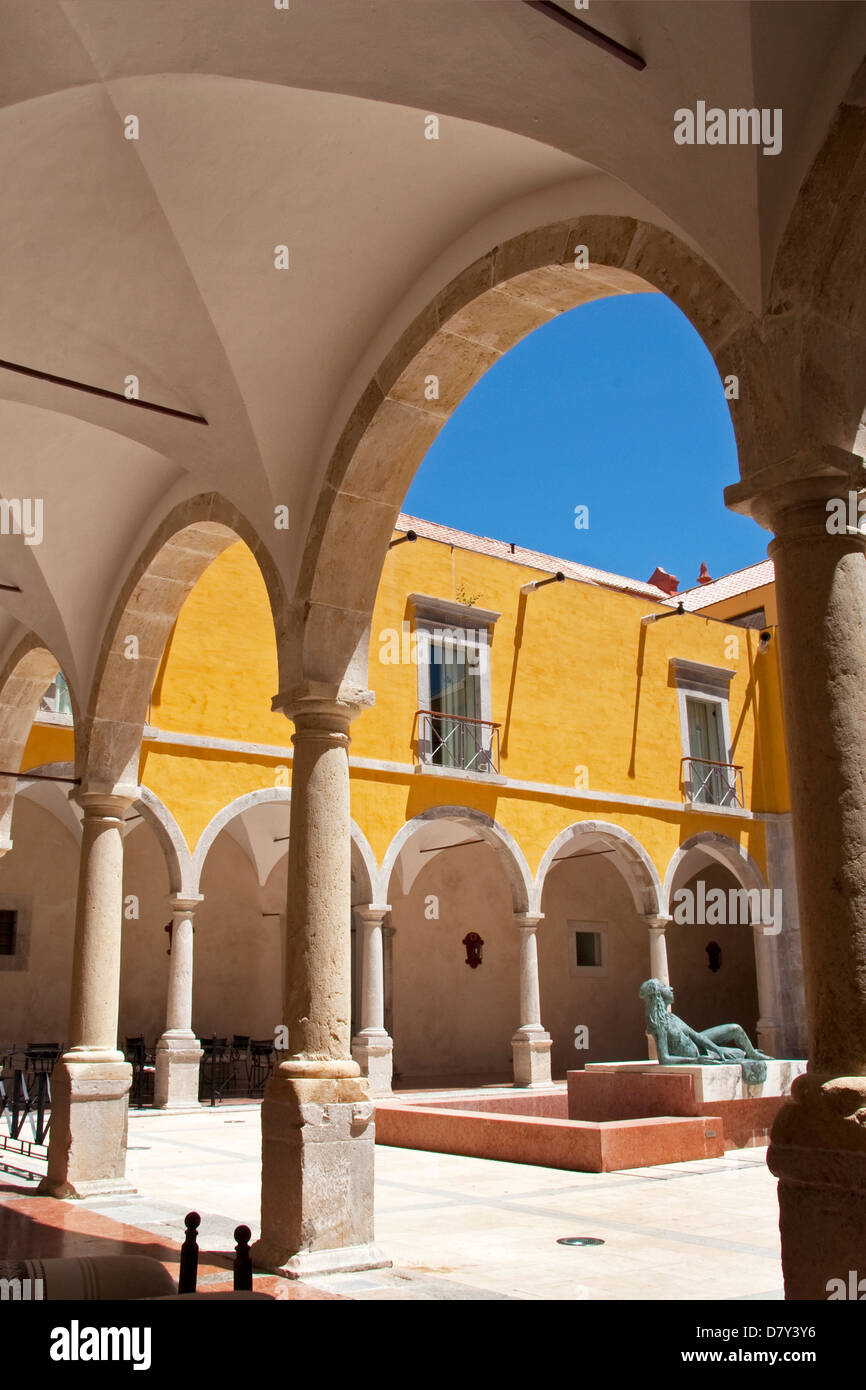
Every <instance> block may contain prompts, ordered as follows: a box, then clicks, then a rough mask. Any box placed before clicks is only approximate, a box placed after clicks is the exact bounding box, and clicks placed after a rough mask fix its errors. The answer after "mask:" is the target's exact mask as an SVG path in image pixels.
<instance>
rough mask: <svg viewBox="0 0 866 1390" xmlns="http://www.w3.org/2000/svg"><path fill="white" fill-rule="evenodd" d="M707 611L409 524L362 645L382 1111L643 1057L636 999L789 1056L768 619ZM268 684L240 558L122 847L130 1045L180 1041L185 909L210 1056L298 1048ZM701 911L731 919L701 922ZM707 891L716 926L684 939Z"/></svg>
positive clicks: (39, 936)
mask: <svg viewBox="0 0 866 1390" xmlns="http://www.w3.org/2000/svg"><path fill="white" fill-rule="evenodd" d="M711 588H712V586H709V587H708V589H707V590H706V592H704V593H703V594H701V592H700V590H695V591H690V593H689V594H688V595H686V596H683V604H682V606H683V607H687V606H688V605H689V604H692V603H702V604H703V606H702V607H701V609H700V611H698V612H689V611H683V612H680V611H678V608H677V604H678V602H679V598H678V596H676V595H674V596H673V597H671V596H669V595H666V594H665V593H664V592H663V591H662V590H660V589H658V588H656V587H655V586H653V585H651V584H646V583H641V582H639V581H636V580H631V579H627V578H623V577H620V576H616V575H607V574H604V573H602V572H600V571H595V570H589V569H587V568H586V567H583V566H580V565H577V564H575V563H573V562H566V561H562V560H557V559H555V558H552V557H547V556H543V555H539V554H537V553H535V552H530V551H526V550H522V549H520V548H519V547H514V546H510V545H505V544H503V543H501V542H496V541H491V540H487V539H484V538H478V537H473V536H469V535H467V534H466V533H462V532H456V531H453V530H450V529H449V528H446V527H442V526H439V525H435V524H432V523H427V522H422V521H418V520H416V519H414V518H409V517H402V518H401V519H400V522H399V525H398V530H397V531H396V532H395V534H394V544H393V545H392V549H391V551H390V553H389V556H388V560H387V562H386V565H385V569H384V573H383V576H382V580H381V584H380V587H379V592H378V598H377V602H376V606H375V611H374V617H373V624H372V630H371V638H370V685H371V688H372V690H373V692H374V694H375V704H374V705H373V706H372V707H371V708H370V709H368V710H367V711H366V712H365V713H364V714H363V715H362V716H361V717H360V718H359V719H358V720H357V721H356V722H355V724H354V725H353V729H352V744H351V749H350V776H351V814H352V820H353V840H352V903H353V920H352V924H351V930H352V934H353V943H354V949H353V963H354V969H353V981H354V982H353V1015H354V1016H353V1019H352V1032H353V1037H354V1044H353V1050H354V1052H355V1055H356V1057H357V1059H358V1060H359V1061H360V1062H361V1064H362V1067H363V1068H364V1070H365V1071H366V1072H367V1073H368V1075H369V1076H370V1080H371V1087H372V1089H373V1090H374V1092H380V1093H381V1092H387V1091H388V1090H389V1088H390V1086H391V1082H392V1076H395V1077H397V1078H400V1079H401V1081H402V1082H403V1083H407V1082H408V1081H411V1080H412V1079H413V1078H427V1079H428V1080H429V1079H430V1078H443V1079H444V1080H446V1081H448V1082H450V1083H456V1081H457V1080H458V1079H460V1078H467V1077H476V1078H477V1077H489V1078H500V1079H501V1078H502V1077H505V1076H508V1075H509V1074H510V1073H511V1072H512V1071H513V1075H514V1078H515V1080H516V1081H517V1082H518V1083H519V1084H538V1083H540V1082H544V1081H546V1080H547V1079H549V1077H550V1075H551V1071H552V1074H553V1075H554V1076H561V1075H564V1073H565V1071H566V1070H567V1069H568V1068H569V1067H574V1066H580V1065H582V1064H583V1062H585V1061H587V1060H592V1061H600V1060H616V1059H623V1058H626V1059H627V1058H629V1057H640V1056H641V1055H644V1054H645V1049H646V1042H645V1037H644V1031H643V1019H642V1012H641V1007H640V1004H639V1001H638V998H637V989H638V987H639V985H640V983H641V982H642V981H643V980H644V979H645V978H647V977H648V976H650V975H658V976H661V977H663V978H669V979H670V981H671V983H672V984H673V986H674V989H675V990H676V992H677V1000H678V1003H677V1008H678V1011H679V1012H681V1013H682V1014H684V1015H685V1016H686V1017H688V1018H689V1019H690V1021H692V1022H693V1023H694V1024H695V1025H696V1026H699V1027H706V1026H709V1025H710V1024H712V1023H717V1022H720V1021H729V1020H736V1021H738V1022H741V1023H743V1025H744V1026H745V1027H746V1029H747V1031H748V1032H750V1033H751V1034H756V1035H757V1037H758V1039H759V1044H760V1045H763V1046H764V1047H765V1048H767V1049H768V1050H769V1051H771V1052H774V1053H775V1054H776V1055H779V1056H786V1055H787V1056H794V1055H797V1054H798V1052H799V1051H800V1049H801V1047H802V1002H801V991H802V984H801V965H800V956H799V937H798V931H797V921H796V892H795V887H794V879H793V853H792V849H791V836H790V816H789V804H788V790H787V779H786V768H785V756H784V738H783V726H782V713H781V702H780V684H779V652H778V641H777V638H776V634H775V628H774V625H773V619H774V613H773V611H772V608H771V607H770V604H771V600H772V584H771V583H770V584H769V585H765V586H764V587H763V588H762V589H760V590H756V594H757V600H759V601H756V602H755V603H754V604H753V605H752V606H753V607H754V608H756V609H757V608H758V607H759V606H760V607H762V608H763V609H764V613H763V616H764V617H765V618H766V621H767V624H768V625H767V626H762V627H761V629H760V630H759V629H758V628H756V627H749V626H742V625H740V622H739V616H740V614H741V613H742V612H743V611H744V601H743V599H742V597H740V598H736V597H728V598H724V597H723V598H719V599H716V598H715V594H714V592H710V589H711ZM728 617H730V618H733V619H734V620H735V621H730V620H726V618H728ZM134 659H136V658H135V654H134V650H133V651H132V652H131V654H130V660H134ZM449 683H450V684H449ZM276 689H277V663H276V650H275V643H274V637H273V627H272V620H271V616H270V610H269V606H268V601H267V595H266V592H265V587H264V584H263V581H262V578H261V576H260V573H259V571H258V568H257V565H256V562H255V559H254V557H253V555H252V554H251V552H250V551H249V550H248V549H247V548H246V547H245V546H244V545H243V544H242V543H238V544H236V545H233V546H231V547H230V548H229V549H227V550H226V551H224V552H223V554H221V555H220V556H219V557H218V558H217V559H216V560H214V562H213V563H212V564H211V565H210V567H209V568H208V569H207V570H206V572H205V573H204V575H203V577H202V578H201V579H200V580H199V582H198V583H197V584H196V585H195V587H194V589H193V590H192V592H191V593H190V595H189V597H188V599H187V601H186V603H185V604H184V606H183V608H182V610H181V613H180V616H179V619H178V621H177V623H176V625H175V628H174V630H173V633H172V635H171V637H170V640H169V642H168V644H167V646H166V649H165V652H164V655H163V659H162V662H161V665H160V669H159V671H158V674H157V677H156V680H155V682H154V686H153V692H152V700H151V706H150V712H149V718H148V725H147V728H146V730H145V738H144V743H143V751H142V757H141V764H140V773H139V782H140V787H141V797H140V800H139V801H138V802H137V803H136V805H135V807H134V808H133V810H132V811H131V812H130V814H129V817H128V821H129V829H128V830H127V832H126V839H125V880H124V904H125V907H124V918H125V920H124V928H123V961H122V974H121V1007H120V1032H121V1041H123V1039H124V1038H125V1037H144V1038H145V1039H147V1041H148V1043H150V1044H152V1043H154V1042H155V1041H156V1039H157V1038H158V1037H159V1036H160V1034H161V1033H162V1032H163V1031H164V1029H165V1028H166V1023H167V1020H166V997H167V993H168V992H170V988H171V985H170V979H171V976H170V971H171V960H170V956H169V955H168V952H169V950H170V944H171V933H170V932H167V930H165V929H167V928H168V927H169V925H173V927H175V928H176V927H178V925H179V923H180V922H181V921H186V920H188V919H190V918H191V917H192V916H193V914H194V918H195V924H196V933H195V965H194V980H193V1016H192V1029H193V1032H194V1033H195V1034H196V1036H197V1037H198V1038H201V1039H205V1040H206V1039H208V1038H209V1037H211V1036H212V1035H219V1036H228V1035H232V1034H239V1035H245V1036H252V1037H261V1038H268V1037H274V1036H276V1035H277V1032H278V1029H279V1028H280V1026H281V1017H280V1013H281V1002H280V999H281V996H280V976H281V970H282V965H281V962H282V961H283V959H284V946H283V943H282V941H281V934H282V932H283V930H284V925H283V924H284V911H285V900H286V863H287V859H286V854H287V841H288V831H289V814H288V803H289V798H290V795H291V767H292V745H291V732H292V731H291V725H290V724H289V723H288V721H287V720H286V719H285V718H284V717H283V715H282V714H279V713H274V712H272V711H271V708H270V702H271V697H272V695H273V693H274V691H275V690H276ZM48 703H50V702H48ZM55 703H56V702H55ZM696 721H697V723H696ZM701 721H703V723H701ZM701 728H703V729H704V732H703V734H702V733H701ZM73 739H74V730H73V728H72V718H71V716H70V715H69V714H64V713H63V712H62V711H61V712H58V710H57V708H55V709H53V710H52V709H50V708H47V709H45V710H43V712H41V713H40V715H39V716H38V717H37V721H36V722H35V723H34V726H33V729H32V731H31V735H30V739H29V742H28V744H27V748H26V751H25V755H24V759H23V762H22V767H23V768H24V769H27V770H35V771H38V772H40V773H41V774H42V778H50V777H51V776H56V777H58V778H60V777H63V776H66V777H69V776H71V774H72V771H73V767H72V765H73V762H74V745H73ZM696 739H697V740H698V742H699V744H700V740H701V739H704V742H703V743H702V744H700V746H696V743H695V740H696ZM707 739H709V742H707V741H706V740H707ZM714 754H715V755H716V756H714ZM698 755H700V756H698ZM67 791H68V787H67V786H66V784H65V783H63V782H56V783H53V782H51V781H48V780H42V779H39V780H36V779H34V780H32V781H29V782H28V781H27V780H24V781H23V782H22V784H21V789H20V791H19V795H18V798H17V800H16V808H15V817H14V823H13V846H12V849H11V850H10V851H9V852H8V853H7V854H6V855H5V857H4V858H3V860H2V862H0V907H7V908H8V909H9V910H11V911H13V912H17V913H18V914H19V916H18V920H19V926H20V930H19V939H18V945H17V950H16V952H15V953H14V954H13V955H12V956H11V957H10V958H8V959H7V960H6V962H5V964H6V966H7V969H6V970H5V971H4V972H0V999H2V1017H3V1019H4V1023H3V1026H2V1034H3V1038H2V1042H3V1043H4V1045H6V1046H11V1045H12V1044H13V1043H14V1044H15V1045H16V1046H21V1045H23V1044H25V1043H27V1042H29V1041H32V1040H34V1039H36V1040H43V1039H46V1040H47V1039H55V1040H57V1041H62V1040H63V1032H64V1028H65V1023H66V1010H67V1008H68V998H67V993H68V970H69V963H70V960H71V952H72V936H73V927H74V904H75V892H76V881H77V860H78V847H77V841H76V834H77V833H78V834H79V836H80V831H79V830H78V828H77V823H78V817H77V813H76V811H75V810H74V809H73V805H72V804H70V802H69V800H68V797H67V794H66V793H67ZM46 849H48V850H49V851H50V852H49V853H48V854H47V855H46ZM37 863H38V865H39V871H38V873H37V872H35V866H36V865H37ZM714 890H715V891H716V893H717V901H721V900H724V909H723V910H722V911H721V915H720V913H719V912H718V911H717V912H716V913H715V914H713V913H712V912H710V913H707V912H706V910H705V907H704V905H705V903H706V900H707V895H708V894H709V893H711V892H713V891H714ZM719 890H721V892H720V893H719ZM738 890H745V891H746V894H750V895H751V897H750V898H749V900H748V901H749V908H750V910H749V911H748V912H746V913H744V912H743V911H742V910H741V912H740V916H739V917H737V916H736V914H735V913H732V911H729V910H728V907H729V905H730V906H733V905H736V904H739V906H740V908H741V909H742V907H743V903H744V901H745V899H744V897H743V896H742V894H740V896H737V893H738ZM684 893H685V897H684V896H683V894H684ZM689 894H691V895H692V900H693V901H695V902H697V903H699V904H700V911H699V912H698V916H697V919H696V920H695V918H694V914H692V920H680V919H684V918H685V919H687V918H688V912H687V911H684V909H683V904H684V903H685V904H686V905H687V904H688V901H689V898H688V895H689ZM762 894H763V896H761V895H762ZM702 914H703V915H702ZM170 1023H171V1020H170V1019H169V1020H168V1025H169V1028H170ZM194 1053H195V1049H192V1052H191V1053H190V1057H191V1060H190V1066H191V1067H192V1066H193V1064H195V1065H196V1066H197V1062H196V1057H195V1055H194ZM193 1085H194V1083H193V1081H191V1080H189V1078H188V1079H187V1082H186V1083H185V1085H184V1086H183V1087H182V1088H181V1093H180V1094H181V1097H182V1098H186V1099H189V1098H190V1096H191V1095H192V1094H193V1091H192V1089H191V1088H192V1087H193ZM162 1101H163V1103H172V1101H171V1097H170V1096H169V1097H168V1099H166V1095H165V1094H163V1095H162Z"/></svg>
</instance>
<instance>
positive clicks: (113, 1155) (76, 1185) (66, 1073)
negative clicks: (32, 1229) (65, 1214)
mask: <svg viewBox="0 0 866 1390" xmlns="http://www.w3.org/2000/svg"><path fill="white" fill-rule="evenodd" d="M137 794H138V788H136V787H116V788H112V789H111V790H109V791H102V790H97V789H95V788H93V787H90V788H88V789H86V790H83V791H79V792H77V793H73V795H75V797H76V799H77V801H78V803H79V805H80V806H81V807H82V809H83V811H84V824H83V827H82V838H81V867H80V871H79V878H78V902H77V906H76V913H75V946H74V950H73V957H72V998H71V1004H70V1011H69V1034H68V1045H67V1049H66V1051H65V1052H64V1054H63V1056H62V1057H61V1058H60V1060H59V1061H58V1063H57V1065H56V1066H55V1068H54V1072H53V1074H52V1078H51V1129H50V1142H49V1147H48V1172H47V1174H46V1176H45V1178H43V1180H42V1182H41V1183H40V1186H39V1190H40V1192H46V1193H49V1194H50V1195H51V1196H52V1197H76V1196H77V1197H86V1196H91V1195H92V1194H94V1193H98V1192H118V1191H120V1192H129V1191H132V1188H131V1187H130V1185H129V1183H128V1182H127V1181H126V1177H125V1168H126V1122H127V1102H128V1094H129V1088H130V1084H131V1082H132V1067H131V1066H130V1065H129V1063H128V1062H127V1061H125V1060H124V1056H123V1053H122V1052H119V1051H118V1050H117V1021H118V1000H119V991H120V937H121V924H122V920H123V830H122V826H123V820H124V817H125V815H126V812H127V811H128V809H129V807H130V806H131V805H132V803H133V801H134V800H135V799H136V796H137Z"/></svg>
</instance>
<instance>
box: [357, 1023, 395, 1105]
mask: <svg viewBox="0 0 866 1390" xmlns="http://www.w3.org/2000/svg"><path fill="white" fill-rule="evenodd" d="M352 1056H353V1057H354V1059H355V1061H356V1062H357V1063H358V1066H359V1067H360V1068H361V1075H362V1076H364V1077H366V1079H367V1085H368V1087H369V1091H370V1095H371V1096H390V1095H393V1092H392V1090H391V1081H392V1079H393V1076H394V1041H393V1039H392V1038H389V1036H388V1034H387V1033H386V1032H385V1030H384V1028H383V1029H380V1030H377V1031H376V1032H372V1031H371V1032H363V1033H359V1034H358V1035H357V1037H355V1038H353V1039H352Z"/></svg>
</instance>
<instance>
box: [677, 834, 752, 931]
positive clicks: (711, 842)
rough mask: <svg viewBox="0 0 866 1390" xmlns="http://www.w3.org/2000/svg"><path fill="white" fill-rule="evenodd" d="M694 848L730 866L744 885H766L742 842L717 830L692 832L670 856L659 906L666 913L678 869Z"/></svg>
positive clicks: (750, 886) (748, 886)
mask: <svg viewBox="0 0 866 1390" xmlns="http://www.w3.org/2000/svg"><path fill="white" fill-rule="evenodd" d="M694 850H700V851H702V852H703V853H704V854H706V855H708V856H709V858H710V859H715V860H716V862H717V863H719V864H721V865H722V866H723V867H724V868H726V869H728V870H729V871H730V872H731V873H732V874H733V876H734V878H735V879H736V880H737V882H738V883H739V885H740V887H741V888H746V889H753V888H757V889H758V891H761V890H763V889H765V888H766V886H767V884H766V880H765V878H764V875H763V874H762V873H761V870H760V869H759V868H758V865H757V864H756V863H755V860H754V859H753V858H752V856H751V854H749V851H748V850H747V849H745V848H744V846H743V845H739V844H737V842H736V840H731V839H729V838H728V836H727V835H720V834H718V832H717V831H715V830H704V831H701V833H700V834H699V835H692V837H691V839H689V840H685V841H684V842H683V844H681V845H680V847H679V849H677V850H676V851H675V852H674V854H673V855H672V856H671V862H670V863H669V864H668V867H667V872H666V874H665V881H664V887H663V889H662V898H661V901H662V903H663V905H664V906H663V907H662V908H661V909H660V910H661V911H663V912H664V913H665V914H666V915H668V916H669V915H670V900H671V892H672V890H673V886H674V882H675V880H676V875H677V872H678V870H679V869H680V867H681V865H682V864H683V862H684V861H685V860H686V859H687V858H688V856H689V855H690V854H691V853H692V852H693V851H694Z"/></svg>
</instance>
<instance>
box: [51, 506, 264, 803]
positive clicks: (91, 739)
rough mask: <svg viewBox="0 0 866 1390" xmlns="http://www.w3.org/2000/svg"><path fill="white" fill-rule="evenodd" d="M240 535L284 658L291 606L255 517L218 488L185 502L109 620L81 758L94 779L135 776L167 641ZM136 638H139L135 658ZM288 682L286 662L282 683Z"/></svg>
mask: <svg viewBox="0 0 866 1390" xmlns="http://www.w3.org/2000/svg"><path fill="white" fill-rule="evenodd" d="M237 541H243V542H244V543H245V544H246V545H247V546H248V548H249V549H250V551H251V552H252V554H253V556H254V558H255V560H256V562H257V563H258V566H259V569H260V571H261V574H262V578H263V580H264V583H265V587H266V589H267V593H268V599H269V602H270V606H271V613H272V616H273V621H274V634H275V639H276V647H277V658H278V662H279V661H280V660H281V659H282V654H284V653H285V651H286V641H285V637H286V633H287V631H288V626H289V616H288V605H287V602H286V597H285V590H284V588H283V584H282V580H281V579H280V576H279V573H278V571H277V567H276V565H275V564H274V562H273V559H272V558H271V556H270V554H269V552H268V551H267V549H266V548H265V546H264V545H263V544H262V542H261V541H260V539H259V538H258V536H257V535H256V533H255V531H254V530H253V528H252V526H251V525H250V523H249V522H248V521H247V520H246V519H245V518H244V517H243V516H242V514H241V513H240V512H239V511H238V510H237V508H236V507H233V506H232V505H231V504H230V503H229V502H227V501H226V500H225V499H224V498H222V497H221V496H220V495H219V494H218V493H206V494H202V495H200V496H197V497H192V498H189V499H188V500H187V501H185V502H182V503H180V505H179V506H177V507H175V508H174V510H173V511H171V512H170V513H169V515H168V516H167V517H165V519H164V520H163V522H162V524H161V525H160V526H159V527H158V528H157V530H156V532H155V533H154V535H153V536H152V537H151V540H150V541H149V542H148V544H147V546H146V547H145V548H144V550H143V551H142V552H141V554H140V555H139V557H138V559H137V560H136V562H135V564H134V565H133V567H132V569H131V570H130V572H129V574H128V576H127V579H126V582H125V584H124V585H123V588H122V589H121V591H120V593H119V595H118V597H117V600H116V602H115V604H114V607H113V610H112V613H111V616H110V618H109V620H108V623H107V625H106V630H105V636H104V638H103V642H102V647H101V651H100V655H99V659H98V661H97V666H96V673H95V676H94V679H93V684H92V687H91V696H90V703H89V706H88V713H87V717H86V719H85V721H84V729H83V737H82V739H81V741H80V750H79V751H78V757H77V763H78V766H79V769H80V770H81V771H82V775H86V778H87V781H88V782H89V783H91V784H92V783H97V782H98V783H106V784H109V785H114V784H115V783H118V782H126V783H132V784H134V783H135V782H136V780H137V773H138V759H139V755H140V749H141V738H142V731H143V727H144V723H145V719H146V717H147V708H148V703H149V700H150V694H151V690H152V689H153V683H154V680H155V679H156V675H157V672H158V669H159V664H160V661H161V660H162V654H163V651H164V649H165V644H166V642H167V641H168V638H169V635H170V633H171V630H172V628H173V626H174V624H175V622H176V621H177V618H178V615H179V613H180V610H181V608H182V606H183V603H184V601H185V599H186V598H187V596H188V595H189V593H190V592H191V591H192V589H193V587H194V585H195V584H196V583H197V582H198V580H199V579H200V578H201V576H202V575H203V574H204V572H205V570H206V569H207V568H208V566H209V565H210V564H211V563H212V562H213V561H214V560H215V559H216V558H217V556H219V555H221V554H222V552H223V551H224V550H226V549H228V547H229V546H230V545H234V544H235V543H236V542H237ZM130 638H135V639H136V644H137V656H135V657H133V658H132V659H130V657H129V655H128V652H129V651H130V649H131V648H130V644H129V639H130ZM133 650H134V649H133ZM284 676H285V681H284ZM287 682H288V677H287V676H286V675H285V672H284V670H283V669H281V670H280V685H281V687H282V685H283V684H284V683H287Z"/></svg>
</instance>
